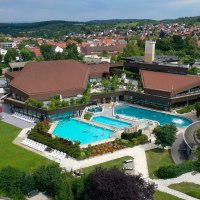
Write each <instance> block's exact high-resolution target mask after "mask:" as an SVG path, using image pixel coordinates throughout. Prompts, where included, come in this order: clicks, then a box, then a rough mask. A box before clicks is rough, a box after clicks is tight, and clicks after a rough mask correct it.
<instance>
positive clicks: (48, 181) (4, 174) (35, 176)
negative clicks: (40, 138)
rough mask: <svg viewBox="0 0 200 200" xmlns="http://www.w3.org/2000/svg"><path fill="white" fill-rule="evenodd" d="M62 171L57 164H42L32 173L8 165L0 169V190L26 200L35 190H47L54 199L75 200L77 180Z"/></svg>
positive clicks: (18, 199)
mask: <svg viewBox="0 0 200 200" xmlns="http://www.w3.org/2000/svg"><path fill="white" fill-rule="evenodd" d="M61 172H62V169H61V168H60V167H59V166H58V165H57V164H52V165H48V166H41V167H39V168H37V169H36V170H35V171H33V172H32V173H30V174H28V173H26V172H24V171H21V170H19V169H15V168H12V167H6V168H3V169H1V170H0V180H1V181H0V191H1V192H3V194H5V195H6V196H8V197H11V198H12V199H13V200H25V199H26V198H25V196H27V195H28V193H29V192H31V191H33V190H38V191H41V192H44V191H45V192H46V193H47V194H48V195H49V196H50V197H51V199H54V200H63V199H66V200H73V199H74V195H73V192H72V185H73V184H74V183H73V182H74V181H75V180H74V179H73V177H72V175H71V174H70V173H67V172H62V173H61ZM77 190H78V188H77Z"/></svg>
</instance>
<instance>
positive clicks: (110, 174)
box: [85, 168, 155, 200]
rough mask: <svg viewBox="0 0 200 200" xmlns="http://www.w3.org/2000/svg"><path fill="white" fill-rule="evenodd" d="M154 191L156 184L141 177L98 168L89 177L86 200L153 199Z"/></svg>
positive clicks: (113, 169)
mask: <svg viewBox="0 0 200 200" xmlns="http://www.w3.org/2000/svg"><path fill="white" fill-rule="evenodd" d="M154 189H155V186H154V184H151V183H149V182H146V181H145V180H144V179H142V178H141V176H136V175H134V176H130V175H126V174H125V173H123V172H122V171H119V170H118V169H115V168H112V169H103V168H97V169H96V170H95V171H94V172H92V173H91V174H90V175H89V177H88V180H87V183H86V191H85V200H94V199H95V200H104V199H106V200H121V199H126V200H143V199H153V193H154Z"/></svg>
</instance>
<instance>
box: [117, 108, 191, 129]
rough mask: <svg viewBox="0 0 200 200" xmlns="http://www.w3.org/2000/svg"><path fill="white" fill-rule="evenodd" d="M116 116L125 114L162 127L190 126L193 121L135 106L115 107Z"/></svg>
mask: <svg viewBox="0 0 200 200" xmlns="http://www.w3.org/2000/svg"><path fill="white" fill-rule="evenodd" d="M115 114H123V115H127V116H131V117H136V118H139V119H149V120H154V121H158V122H159V123H160V125H165V124H175V125H176V126H179V127H184V126H189V125H190V124H191V123H192V121H191V120H189V119H187V118H184V117H179V116H175V115H170V114H166V113H162V112H158V111H153V110H149V109H145V108H139V107H135V106H127V105H119V106H116V107H115Z"/></svg>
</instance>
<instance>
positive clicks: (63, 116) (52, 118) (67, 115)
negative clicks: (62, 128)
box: [48, 111, 81, 121]
mask: <svg viewBox="0 0 200 200" xmlns="http://www.w3.org/2000/svg"><path fill="white" fill-rule="evenodd" d="M80 114H81V111H73V112H65V113H56V114H52V115H48V119H49V120H50V121H55V120H59V119H66V118H70V117H78V116H80Z"/></svg>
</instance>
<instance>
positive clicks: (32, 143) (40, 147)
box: [21, 138, 47, 152]
mask: <svg viewBox="0 0 200 200" xmlns="http://www.w3.org/2000/svg"><path fill="white" fill-rule="evenodd" d="M21 143H22V144H24V145H26V146H28V147H30V148H32V149H35V150H38V151H41V152H42V151H44V150H45V149H46V148H47V145H44V144H41V143H39V142H35V141H34V140H31V139H28V138H27V139H25V140H23V141H22V142H21Z"/></svg>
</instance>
